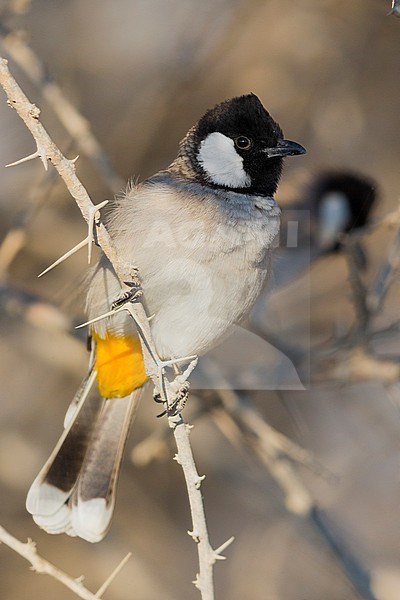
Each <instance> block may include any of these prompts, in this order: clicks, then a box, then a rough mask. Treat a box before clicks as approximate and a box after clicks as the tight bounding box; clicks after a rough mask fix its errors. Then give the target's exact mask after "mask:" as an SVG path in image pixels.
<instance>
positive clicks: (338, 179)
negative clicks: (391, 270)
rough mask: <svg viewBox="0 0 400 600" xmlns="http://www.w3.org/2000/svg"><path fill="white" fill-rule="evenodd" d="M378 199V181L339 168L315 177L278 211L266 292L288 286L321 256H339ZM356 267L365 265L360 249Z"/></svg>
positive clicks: (321, 172) (364, 224)
mask: <svg viewBox="0 0 400 600" xmlns="http://www.w3.org/2000/svg"><path fill="white" fill-rule="evenodd" d="M378 199H379V194H378V185H377V183H376V181H375V180H374V179H373V178H372V177H370V176H367V175H365V174H363V173H361V172H358V171H353V170H349V169H347V168H338V169H323V170H321V171H320V172H318V173H316V174H314V175H313V177H312V178H311V179H310V181H309V182H308V183H307V185H306V186H305V188H304V190H303V191H302V193H301V195H299V197H297V198H296V199H294V200H292V201H290V202H287V203H286V204H285V208H284V209H283V210H282V215H281V232H280V236H281V239H280V244H279V250H278V251H277V252H275V253H274V256H273V265H272V271H273V275H272V278H273V285H271V286H269V289H270V291H273V290H275V291H277V290H279V289H281V288H282V287H283V286H285V285H288V284H290V283H292V282H293V281H294V280H296V278H298V277H300V276H301V275H302V274H303V273H304V271H305V270H306V269H307V268H308V267H310V266H311V265H312V264H313V263H314V262H316V261H317V260H319V259H320V258H322V257H324V256H326V255H330V254H337V253H340V252H342V251H343V249H344V248H345V242H344V240H345V238H346V236H347V235H349V234H352V233H356V232H360V231H362V230H363V229H364V228H365V227H366V226H368V224H369V223H370V220H371V213H372V211H373V209H374V208H375V206H376V204H377V201H378ZM293 225H295V227H293ZM293 231H294V236H293V235H292V237H293V238H294V239H291V233H292V234H293ZM360 265H361V266H364V267H365V266H366V265H367V258H366V255H365V252H364V250H363V249H362V248H361V245H360Z"/></svg>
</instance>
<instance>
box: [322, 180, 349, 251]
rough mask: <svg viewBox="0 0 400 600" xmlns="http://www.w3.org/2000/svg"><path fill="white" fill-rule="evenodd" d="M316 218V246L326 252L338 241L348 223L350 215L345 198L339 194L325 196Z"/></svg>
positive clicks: (331, 193) (333, 193) (332, 193)
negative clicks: (317, 221)
mask: <svg viewBox="0 0 400 600" xmlns="http://www.w3.org/2000/svg"><path fill="white" fill-rule="evenodd" d="M318 218H319V221H320V223H319V227H318V233H317V238H318V245H319V247H320V248H321V249H322V250H326V249H327V248H330V247H331V246H332V245H333V244H335V243H336V242H337V241H338V236H339V234H340V233H342V232H343V230H344V228H345V227H346V225H347V223H348V222H349V221H350V218H351V213H350V207H349V202H348V200H347V198H346V196H345V195H344V194H342V193H341V192H329V193H328V194H325V196H324V198H323V199H322V201H321V204H320V206H319V210H318Z"/></svg>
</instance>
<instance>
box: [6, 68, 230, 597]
mask: <svg viewBox="0 0 400 600" xmlns="http://www.w3.org/2000/svg"><path fill="white" fill-rule="evenodd" d="M0 85H2V87H3V89H4V90H5V92H6V94H7V96H8V103H9V104H10V106H12V107H14V108H15V110H16V111H17V113H18V114H19V116H20V117H21V118H22V119H23V121H24V123H25V124H26V126H27V127H28V129H29V131H30V132H31V134H32V135H33V137H34V139H35V142H36V146H37V152H36V154H37V155H38V156H39V157H40V158H41V160H42V162H43V163H44V164H45V165H46V166H47V161H48V160H49V161H50V162H51V163H52V164H53V166H54V167H55V168H56V170H57V171H58V173H59V174H60V176H61V178H62V179H63V180H64V182H65V184H66V186H67V188H68V190H69V191H70V193H71V195H72V196H73V198H74V199H75V200H76V203H77V204H78V207H79V209H80V210H81V212H82V215H83V217H84V218H85V220H86V222H87V223H90V220H91V219H92V217H93V211H94V210H95V207H94V205H93V203H92V201H91V199H90V197H89V195H88V193H87V191H86V189H85V188H84V186H83V185H82V183H81V182H80V180H79V179H78V178H77V176H76V173H75V164H74V161H71V160H68V159H67V158H65V156H64V155H63V154H62V153H61V152H60V150H59V149H58V147H57V146H56V145H55V144H54V142H53V141H52V139H51V138H50V136H49V135H48V133H47V132H46V130H45V129H44V127H43V126H42V124H41V123H40V122H39V114H40V111H39V110H38V108H37V107H36V106H34V105H33V104H31V103H30V102H29V100H28V99H27V97H26V96H25V94H24V93H23V92H22V90H21V88H20V87H19V86H18V84H17V82H16V81H15V79H14V78H13V77H12V76H11V74H10V72H9V70H8V67H7V61H6V60H4V59H3V58H0ZM95 227H96V238H97V242H98V243H99V245H100V246H101V248H102V250H103V252H104V253H105V255H106V256H107V258H108V259H109V260H110V262H111V264H112V265H113V267H114V270H115V272H116V274H117V276H118V277H119V279H120V282H121V287H122V289H123V290H130V289H131V287H130V286H129V285H127V284H126V283H125V282H130V281H131V280H132V279H133V280H134V281H137V279H138V274H137V269H135V268H134V267H133V266H132V265H130V266H127V265H125V264H124V263H122V261H121V260H120V259H119V257H118V255H117V253H116V251H115V248H114V246H113V245H112V241H111V238H110V236H109V234H108V232H107V230H106V228H105V227H104V225H103V224H102V223H101V221H100V220H99V221H98V222H96V223H95ZM121 309H124V310H127V311H128V312H129V314H130V315H131V317H132V318H133V319H134V321H135V324H136V327H137V330H138V334H139V337H140V341H141V344H142V350H143V356H144V362H145V368H146V372H147V374H148V375H149V377H150V378H151V379H152V381H153V383H154V385H155V388H156V391H158V392H159V393H160V394H161V397H162V398H163V399H164V400H165V401H166V403H167V406H168V405H170V404H171V400H172V399H174V398H175V395H176V385H175V389H174V384H176V383H178V385H180V386H181V385H182V384H183V383H184V381H185V376H186V377H187V376H188V375H189V373H190V371H191V369H193V367H194V364H195V361H194V360H193V361H192V362H191V364H190V365H189V367H188V368H187V369H186V371H185V372H184V373H183V374H182V375H178V376H177V377H176V378H175V380H174V381H173V382H169V381H168V380H167V379H166V377H165V376H164V367H165V365H167V364H169V363H171V364H172V362H173V361H169V362H163V361H161V360H160V358H159V357H158V355H157V352H156V349H155V345H154V342H153V340H152V336H151V331H150V326H149V321H148V317H147V315H146V312H145V310H144V308H143V305H142V304H141V303H140V302H134V301H130V302H127V303H126V304H125V305H124V306H123V307H122V308H121ZM169 424H170V426H171V427H172V428H173V430H174V436H175V440H176V443H177V447H178V457H179V461H182V468H183V471H184V474H185V480H186V485H187V490H188V495H189V502H190V506H191V509H192V510H195V511H196V513H195V514H192V519H193V524H194V528H195V527H198V528H199V529H198V530H197V529H194V534H195V536H196V537H197V536H200V537H199V541H201V543H199V560H200V571H199V575H198V577H197V579H196V585H197V586H198V587H199V589H200V592H201V595H202V598H203V600H212V599H213V598H214V591H213V569H212V566H213V563H214V562H215V560H217V559H219V558H222V557H221V556H220V554H219V551H218V550H216V551H214V550H212V549H211V546H210V544H209V542H208V534H207V527H206V522H205V517H204V508H203V504H202V497H201V493H200V491H199V489H198V487H197V486H198V485H199V482H200V481H201V479H200V478H199V476H198V474H197V471H196V468H195V465H194V461H193V455H192V451H191V447H190V442H189V426H188V425H186V424H185V423H184V422H183V420H182V417H181V416H180V415H178V417H176V418H175V419H169ZM224 547H226V546H224ZM203 549H205V552H204V551H203Z"/></svg>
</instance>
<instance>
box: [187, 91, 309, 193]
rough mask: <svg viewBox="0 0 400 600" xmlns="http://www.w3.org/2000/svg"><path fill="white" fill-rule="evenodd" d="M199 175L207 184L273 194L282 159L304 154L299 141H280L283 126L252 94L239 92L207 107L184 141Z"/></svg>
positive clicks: (280, 170) (241, 190)
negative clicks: (240, 93)
mask: <svg viewBox="0 0 400 600" xmlns="http://www.w3.org/2000/svg"><path fill="white" fill-rule="evenodd" d="M182 152H186V153H188V155H189V158H190V161H191V165H192V167H193V168H194V170H195V172H196V174H197V176H198V177H199V178H200V179H201V180H202V181H203V182H205V183H207V184H208V185H211V186H215V187H220V188H226V189H230V190H235V191H240V192H243V193H249V194H259V195H263V196H272V195H273V194H274V193H275V192H276V188H277V186H278V182H279V178H280V176H281V172H282V158H283V157H284V156H291V155H294V154H304V152H305V150H304V148H303V147H302V146H300V144H297V143H296V142H290V141H288V140H284V139H283V132H282V129H281V128H280V127H279V125H278V123H277V122H276V121H274V119H273V118H272V117H271V115H270V114H269V113H268V112H267V111H266V110H265V108H264V107H263V105H262V104H261V102H260V100H259V99H258V98H257V96H255V95H254V94H248V95H246V96H239V97H237V98H232V99H231V100H226V101H225V102H222V103H221V104H217V106H215V107H214V108H212V109H210V110H208V111H207V112H206V113H205V115H204V116H203V117H201V119H200V120H199V122H198V123H197V125H196V126H195V127H193V128H192V129H191V130H190V132H189V134H188V136H187V137H186V138H185V140H184V141H183V145H182V150H181V156H182Z"/></svg>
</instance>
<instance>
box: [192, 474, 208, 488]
mask: <svg viewBox="0 0 400 600" xmlns="http://www.w3.org/2000/svg"><path fill="white" fill-rule="evenodd" d="M205 478H206V476H205V475H199V476H198V478H197V479H196V482H195V484H194V487H195V488H196V490H199V489H200V488H201V482H202V481H204V480H205Z"/></svg>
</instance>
